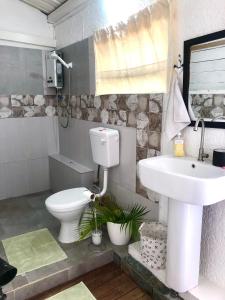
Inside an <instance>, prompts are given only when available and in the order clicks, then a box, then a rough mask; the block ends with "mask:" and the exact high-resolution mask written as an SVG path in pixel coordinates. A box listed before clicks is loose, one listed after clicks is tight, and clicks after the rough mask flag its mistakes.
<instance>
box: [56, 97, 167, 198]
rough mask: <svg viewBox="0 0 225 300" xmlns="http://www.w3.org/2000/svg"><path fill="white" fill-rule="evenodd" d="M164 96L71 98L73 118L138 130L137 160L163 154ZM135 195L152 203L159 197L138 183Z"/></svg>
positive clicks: (62, 102) (63, 103)
mask: <svg viewBox="0 0 225 300" xmlns="http://www.w3.org/2000/svg"><path fill="white" fill-rule="evenodd" d="M67 104H68V96H62V98H61V100H60V108H59V111H58V113H59V116H63V115H64V114H65V112H66V111H67V109H68V108H67ZM162 105H163V94H151V95H145V94H143V95H104V96H97V97H94V96H93V95H80V96H72V97H71V100H70V108H69V109H70V113H71V116H72V118H76V119H81V120H86V121H92V122H99V123H102V124H112V125H118V126H127V127H133V128H136V133H137V134H136V137H137V144H136V145H137V146H136V147H137V149H136V150H137V151H136V153H137V158H136V161H137V162H138V161H139V160H140V159H144V158H147V157H152V156H155V155H159V154H160V150H161V145H160V142H161V127H162ZM136 192H137V193H138V194H140V195H142V196H144V197H148V198H150V199H153V200H157V199H156V197H157V196H156V195H155V194H154V193H152V192H150V191H148V192H147V191H146V190H145V188H143V186H142V185H141V184H140V182H139V180H138V178H137V182H136Z"/></svg>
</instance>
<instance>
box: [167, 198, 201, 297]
mask: <svg viewBox="0 0 225 300" xmlns="http://www.w3.org/2000/svg"><path fill="white" fill-rule="evenodd" d="M202 212H203V207H202V206H198V205H191V204H187V203H185V202H181V201H177V200H173V199H170V200H169V215H168V238H167V266H166V282H167V284H168V286H169V287H170V288H172V289H174V290H175V291H177V292H180V293H184V292H186V291H188V290H190V289H192V288H194V287H195V286H197V285H198V278H199V264H200V247H201V230H202Z"/></svg>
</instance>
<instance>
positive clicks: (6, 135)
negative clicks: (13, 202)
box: [0, 117, 58, 199]
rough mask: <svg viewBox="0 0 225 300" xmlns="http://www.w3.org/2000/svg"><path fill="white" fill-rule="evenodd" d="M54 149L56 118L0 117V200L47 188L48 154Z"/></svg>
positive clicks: (56, 129) (55, 145)
mask: <svg viewBox="0 0 225 300" xmlns="http://www.w3.org/2000/svg"><path fill="white" fill-rule="evenodd" d="M56 152H58V124H57V117H55V118H48V117H36V118H21V119H20V118H8V119H1V120H0V199H4V198H10V197H15V196H21V195H25V194H31V193H36V192H40V191H44V190H48V189H49V188H50V187H49V167H48V154H52V153H56Z"/></svg>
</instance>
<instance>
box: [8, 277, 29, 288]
mask: <svg viewBox="0 0 225 300" xmlns="http://www.w3.org/2000/svg"><path fill="white" fill-rule="evenodd" d="M27 284H28V280H27V278H26V276H22V275H19V276H16V277H15V278H14V279H13V281H12V289H13V290H15V289H17V288H20V287H22V286H24V285H27Z"/></svg>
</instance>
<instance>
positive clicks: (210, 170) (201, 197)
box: [139, 156, 225, 293]
mask: <svg viewBox="0 0 225 300" xmlns="http://www.w3.org/2000/svg"><path fill="white" fill-rule="evenodd" d="M139 177H140V181H141V183H142V184H143V185H144V186H145V187H147V188H149V189H151V190H153V191H155V192H158V193H159V194H162V195H165V196H167V197H169V210H168V232H167V264H166V282H167V285H168V286H169V287H170V288H172V289H174V290H175V291H177V292H180V293H184V292H186V291H188V290H190V289H192V288H194V287H196V286H197V285H198V279H199V264H200V250H201V230H202V213H203V206H204V205H210V204H214V203H217V202H219V201H222V200H224V199H225V188H224V186H225V170H223V169H222V168H218V167H214V166H212V165H209V164H206V163H203V162H198V161H197V160H194V159H191V158H176V157H172V156H158V157H153V158H149V159H144V160H141V161H139Z"/></svg>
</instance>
